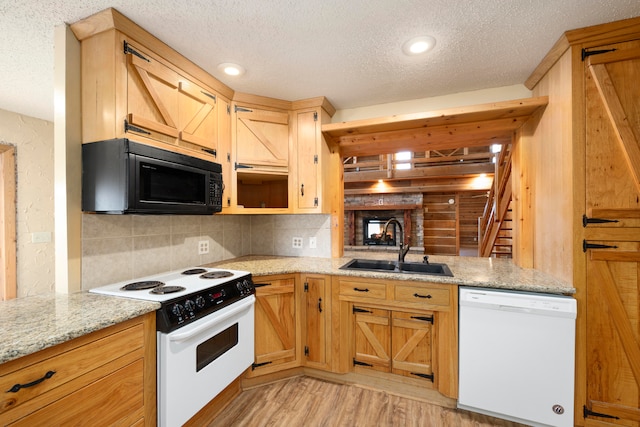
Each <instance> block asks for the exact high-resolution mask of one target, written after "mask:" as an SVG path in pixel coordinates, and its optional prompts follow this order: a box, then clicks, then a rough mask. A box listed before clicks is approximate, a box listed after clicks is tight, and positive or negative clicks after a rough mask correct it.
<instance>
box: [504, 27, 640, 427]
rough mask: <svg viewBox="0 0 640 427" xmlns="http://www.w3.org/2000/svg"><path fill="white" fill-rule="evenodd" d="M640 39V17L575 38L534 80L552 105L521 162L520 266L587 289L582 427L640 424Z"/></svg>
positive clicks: (579, 380) (580, 352)
mask: <svg viewBox="0 0 640 427" xmlns="http://www.w3.org/2000/svg"><path fill="white" fill-rule="evenodd" d="M638 40H640V18H633V19H628V20H624V21H618V22H612V23H609V24H603V25H597V26H593V27H588V28H582V29H576V30H572V31H568V32H566V33H565V34H564V35H563V36H562V37H561V38H560V39H559V40H558V42H557V43H556V44H555V46H554V47H553V48H552V50H551V51H550V52H549V53H548V55H547V56H546V57H545V58H544V59H543V61H542V62H541V63H540V65H539V66H538V68H537V69H536V70H535V71H534V73H533V74H532V75H531V77H530V78H529V79H528V80H527V82H526V85H527V87H529V88H530V89H531V90H532V91H533V94H534V95H535V96H547V97H548V98H549V105H548V107H547V109H546V110H545V111H544V113H543V114H540V115H538V116H537V117H536V120H534V121H532V122H531V123H527V124H526V125H525V126H524V127H523V129H522V130H521V131H519V132H518V135H517V137H516V138H517V142H516V144H515V150H514V153H513V155H512V158H513V159H515V160H514V164H513V172H512V175H513V176H515V177H516V178H517V179H516V181H515V183H514V188H513V189H514V194H515V195H516V197H515V198H514V200H515V202H516V203H515V208H514V221H513V222H514V224H516V235H517V236H519V241H520V244H518V245H517V253H516V254H515V256H514V261H516V262H517V263H518V264H519V265H520V266H524V267H534V268H536V269H539V270H542V271H545V272H547V273H551V274H553V275H555V276H557V277H560V278H563V279H566V280H567V282H570V283H573V285H574V286H575V288H576V295H575V296H576V299H577V301H578V308H579V310H578V318H577V325H576V371H575V372H576V387H575V390H576V393H575V411H574V412H575V414H576V418H575V424H576V425H581V426H582V425H584V426H596V425H597V426H605V425H611V426H613V425H625V426H630V425H634V426H637V425H638V423H639V422H640V411H639V410H638V396H640V346H639V345H638V343H640V333H639V331H640V322H639V320H638V306H639V301H640V280H639V279H638V270H639V269H640V250H639V248H640V231H639V230H640V228H639V225H640V151H639V146H640V143H639V141H640V115H639V114H638V111H639V109H638V105H639V104H638V99H639V97H640V86H639V85H638V83H637V82H638V79H639V78H640V42H639V41H638ZM514 249H516V248H515V247H514Z"/></svg>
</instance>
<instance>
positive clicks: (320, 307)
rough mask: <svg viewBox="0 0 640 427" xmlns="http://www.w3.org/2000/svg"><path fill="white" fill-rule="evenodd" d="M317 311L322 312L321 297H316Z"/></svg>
mask: <svg viewBox="0 0 640 427" xmlns="http://www.w3.org/2000/svg"><path fill="white" fill-rule="evenodd" d="M318 312H320V313H322V298H318Z"/></svg>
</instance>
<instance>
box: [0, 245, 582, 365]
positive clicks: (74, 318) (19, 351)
mask: <svg viewBox="0 0 640 427" xmlns="http://www.w3.org/2000/svg"><path fill="white" fill-rule="evenodd" d="M422 256H423V255H421V254H408V255H407V257H406V259H405V260H406V261H411V262H421V261H422ZM354 258H359V259H385V260H396V259H397V254H396V253H394V252H388V253H384V252H373V251H352V252H345V254H344V256H343V257H342V258H313V257H281V256H245V257H241V258H235V259H231V260H226V261H220V262H217V263H212V264H207V266H209V267H217V268H229V269H234V270H246V271H249V272H251V273H252V274H253V275H254V276H265V275H272V274H289V273H313V274H329V275H336V276H352V277H371V278H378V279H393V280H409V281H417V282H420V281H424V282H429V283H442V284H454V285H464V286H475V287H485V288H496V289H509V290H517V291H529V292H539V293H551V294H565V295H571V294H573V293H575V288H573V287H572V286H571V285H570V284H568V283H565V282H563V281H560V280H558V279H556V278H554V277H553V276H550V275H548V274H545V273H542V272H540V271H537V270H533V269H523V268H520V267H517V266H515V265H514V264H513V263H512V262H511V260H507V259H495V258H475V257H454V256H436V255H432V256H430V257H429V261H430V262H432V263H445V264H447V265H448V266H449V268H450V269H451V272H452V273H453V277H443V276H431V275H420V274H406V273H378V272H367V271H348V270H340V267H341V266H342V265H344V264H346V263H347V262H349V261H350V260H351V259H354ZM158 308H160V304H159V303H156V302H149V301H140V300H134V299H129V298H120V297H113V296H107V295H97V294H92V293H88V292H79V293H74V294H69V295H67V294H46V295H36V296H30V297H23V298H16V299H13V300H9V301H0V325H2V329H1V330H0V363H4V362H7V361H9V360H13V359H17V358H19V357H22V356H26V355H28V354H31V353H35V352H37V351H39V350H43V349H45V348H47V347H52V346H54V345H56V344H60V343H63V342H65V341H69V340H72V339H74V338H77V337H80V336H83V335H86V334H89V333H91V332H95V331H97V330H100V329H103V328H106V327H109V326H111V325H115V324H117V323H120V322H124V321H126V320H129V319H132V318H134V317H137V316H141V315H143V314H145V313H149V312H152V311H155V310H157V309H158Z"/></svg>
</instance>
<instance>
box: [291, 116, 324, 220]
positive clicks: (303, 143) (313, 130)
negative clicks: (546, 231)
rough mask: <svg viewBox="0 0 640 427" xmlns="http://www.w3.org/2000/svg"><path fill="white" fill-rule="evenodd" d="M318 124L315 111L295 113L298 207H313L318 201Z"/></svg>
mask: <svg viewBox="0 0 640 427" xmlns="http://www.w3.org/2000/svg"><path fill="white" fill-rule="evenodd" d="M319 126H320V124H319V123H318V113H317V112H316V111H303V112H297V113H296V126H295V136H296V163H295V170H296V176H297V179H298V182H297V197H296V200H297V208H298V209H305V210H308V209H315V208H317V207H318V204H319V202H320V200H319V197H320V195H319V194H318V180H319V167H318V162H319V157H318V156H319V152H318V138H319V132H318V129H319Z"/></svg>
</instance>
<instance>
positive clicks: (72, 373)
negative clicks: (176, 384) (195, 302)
mask: <svg viewBox="0 0 640 427" xmlns="http://www.w3.org/2000/svg"><path fill="white" fill-rule="evenodd" d="M155 350H156V332H155V313H149V314H146V315H144V316H140V317H138V318H135V319H132V320H129V321H127V322H123V323H121V324H118V325H115V326H111V327H109V328H106V329H103V330H100V331H97V332H93V333H91V334H88V335H85V336H83V337H80V338H76V339H73V340H71V341H68V342H66V343H63V344H59V345H57V346H54V347H51V348H48V349H45V350H42V351H39V352H37V353H34V354H31V355H28V356H25V357H22V358H20V359H16V360H12V361H10V362H7V363H4V364H2V365H0V387H2V390H3V391H5V392H4V393H3V398H2V402H1V403H0V425H7V426H33V425H70V424H78V423H82V424H86V425H116V424H117V425H134V424H135V425H138V426H142V425H146V426H155V425H156V351H155Z"/></svg>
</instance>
